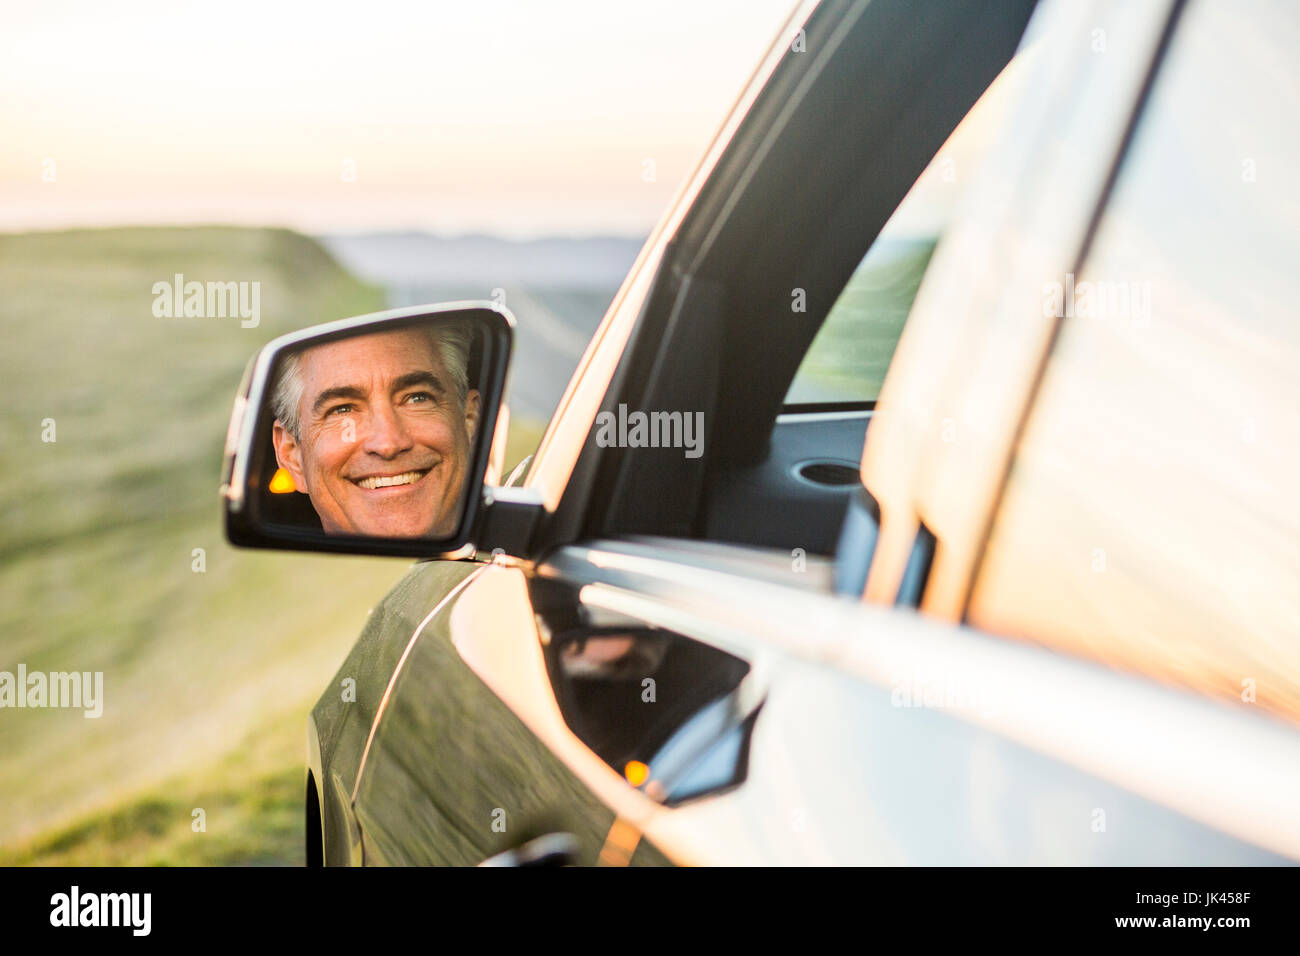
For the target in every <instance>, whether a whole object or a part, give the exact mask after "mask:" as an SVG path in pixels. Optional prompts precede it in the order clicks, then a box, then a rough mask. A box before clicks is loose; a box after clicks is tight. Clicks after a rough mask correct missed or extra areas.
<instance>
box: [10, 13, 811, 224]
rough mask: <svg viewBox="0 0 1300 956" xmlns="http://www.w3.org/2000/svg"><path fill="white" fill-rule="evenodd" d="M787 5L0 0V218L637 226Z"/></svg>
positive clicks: (685, 168) (653, 210)
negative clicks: (9, 2) (6, 0)
mask: <svg viewBox="0 0 1300 956" xmlns="http://www.w3.org/2000/svg"><path fill="white" fill-rule="evenodd" d="M793 7H794V3H793V0H655V2H654V3H630V2H625V3H611V2H599V0H564V2H551V3H529V2H522V0H519V2H508V0H476V2H472V3H464V4H460V3H446V2H431V3H402V2H397V0H371V2H366V3H357V2H347V3H328V2H327V3H317V4H274V3H267V2H265V0H257V2H250V0H230V2H223V3H211V4H206V3H203V4H199V3H192V4H185V3H176V2H174V0H132V2H130V3H126V4H103V3H98V2H94V0H47V2H42V3H40V4H30V5H24V6H23V7H21V8H20V9H17V10H14V9H12V8H10V9H6V11H5V13H4V15H3V24H2V28H0V129H3V130H4V136H5V143H4V149H3V150H0V230H3V231H13V230H20V229H29V228H39V229H48V228H61V227H64V226H76V225H110V224H116V223H154V222H239V223H258V224H261V223H267V224H280V225H288V226H293V227H296V228H299V229H303V230H306V231H313V232H322V231H361V230H371V229H406V228H415V229H425V230H430V231H434V232H441V233H459V232H469V231H473V232H493V233H499V234H503V235H509V236H518V237H524V236H536V235H543V234H568V235H579V234H591V233H615V234H626V235H642V234H644V233H645V232H646V231H648V230H649V228H650V227H651V226H652V225H653V223H654V221H655V220H656V219H657V218H658V216H659V214H660V212H661V211H662V210H663V207H664V206H665V205H666V203H667V202H668V201H669V200H670V199H671V198H672V196H673V194H674V192H675V190H676V188H677V186H678V185H679V184H680V182H681V180H682V179H683V177H684V176H686V175H687V174H688V173H689V172H690V170H691V168H692V167H693V165H694V163H695V161H696V160H697V159H698V157H699V155H700V153H701V152H702V150H703V149H704V147H705V146H706V145H707V143H708V140H709V138H710V137H711V136H712V134H713V132H714V130H715V129H716V127H717V126H718V124H719V123H720V122H721V120H722V118H723V116H724V115H725V113H726V111H727V109H728V108H729V107H730V105H731V103H732V101H733V100H734V98H735V97H736V95H737V94H738V93H739V92H740V90H741V88H742V86H743V85H744V83H745V81H746V80H747V78H748V76H749V73H750V71H751V70H752V68H753V67H754V66H755V64H756V63H757V61H758V59H759V57H760V55H761V54H762V53H763V51H764V50H765V49H766V48H767V45H768V44H769V42H770V41H771V40H772V39H773V38H774V37H775V35H776V33H777V31H778V29H779V27H780V25H781V24H782V22H783V21H784V19H785V17H786V15H787V14H788V13H789V12H790V10H791V9H793ZM647 160H652V161H653V167H654V168H653V171H654V181H653V182H647V181H646V180H645V178H644V175H643V174H644V172H645V171H646V170H647V169H648V168H649V167H648V164H647V163H646V161H647ZM351 172H354V173H355V178H353V179H349V178H348V177H349V173H351Z"/></svg>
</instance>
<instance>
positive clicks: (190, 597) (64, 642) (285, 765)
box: [0, 227, 537, 865]
mask: <svg viewBox="0 0 1300 956" xmlns="http://www.w3.org/2000/svg"><path fill="white" fill-rule="evenodd" d="M177 272H180V273H183V274H184V275H185V277H186V279H187V280H197V281H201V282H205V281H209V280H220V281H258V282H260V283H261V296H262V298H261V312H262V318H261V323H260V325H259V326H258V327H257V328H254V329H245V328H242V327H241V325H240V322H239V319H237V318H229V319H198V318H190V319H162V318H156V317H155V316H154V315H153V313H152V308H151V306H152V303H153V294H152V291H151V288H152V285H153V283H154V282H158V281H170V279H171V276H172V275H173V274H174V273H177ZM381 308H383V295H382V291H381V290H380V289H379V288H377V287H374V286H370V285H367V284H365V283H362V282H359V281H358V280H356V279H355V278H353V277H352V276H351V275H349V274H348V273H346V272H345V271H344V270H343V269H342V268H340V267H339V266H338V264H337V263H335V262H334V260H333V259H332V258H330V256H329V255H328V253H326V252H325V250H324V249H322V248H321V247H320V246H319V245H318V244H317V243H316V242H314V241H313V240H311V239H308V238H306V237H304V236H300V235H297V234H294V233H292V232H289V231H286V230H276V229H241V228H220V227H211V228H207V227H202V228H189V229H182V228H159V229H147V228H137V229H112V230H84V231H73V232H62V233H41V234H23V235H0V319H2V320H3V327H4V330H5V347H4V349H3V350H0V375H3V380H4V382H5V383H6V385H7V393H8V397H9V400H8V401H7V402H6V403H5V405H4V408H3V409H2V410H0V435H2V437H3V441H4V447H5V449H6V457H5V467H4V468H3V469H0V670H8V671H14V670H15V669H16V667H17V665H18V664H19V663H24V664H26V665H27V668H28V670H29V671H36V670H42V671H51V670H58V671H66V670H78V671H103V673H104V699H105V703H104V712H103V716H102V717H100V718H99V719H87V718H85V717H83V716H82V713H81V712H80V711H70V710H53V709H46V710H35V709H21V710H18V709H9V708H6V709H4V710H0V753H3V754H4V759H3V761H2V762H0V793H3V794H4V799H3V801H0V863H15V862H20V863H67V864H79V865H86V864H89V865H96V864H108V863H143V864H157V863H297V862H301V860H302V848H301V825H302V824H301V819H302V818H301V812H302V776H303V761H304V755H305V750H304V746H305V744H304V733H305V730H304V726H305V716H306V713H307V710H308V709H309V707H310V705H311V703H312V702H313V701H314V700H315V698H316V696H317V695H318V694H319V692H320V690H321V689H322V688H323V687H324V686H325V684H326V682H327V681H328V680H329V678H330V677H331V675H332V674H333V673H334V671H335V669H336V668H337V667H338V665H339V663H340V662H341V661H342V659H343V657H344V655H345V654H346V652H347V649H348V648H349V647H350V646H351V644H352V642H353V641H354V640H355V638H356V635H357V634H358V633H359V632H360V629H361V626H362V624H363V622H364V620H365V616H366V613H367V611H368V609H369V608H370V607H372V606H373V605H374V603H375V602H376V601H377V600H378V599H379V598H380V597H381V596H382V595H383V594H384V593H385V592H386V591H387V590H388V588H389V587H390V586H391V585H392V584H393V583H394V582H395V581H396V580H397V578H398V577H399V576H400V575H401V573H402V572H403V570H404V568H405V567H406V566H407V565H408V563H409V562H406V561H402V560H394V559H379V558H342V557H330V556H315V555H291V554H277V553H271V552H251V551H237V550H235V549H232V548H230V547H228V546H227V545H226V544H225V541H224V536H223V533H222V530H221V526H220V510H219V506H218V503H217V494H216V490H217V484H218V480H219V470H220V461H221V451H222V444H223V441H224V436H225V431H226V424H227V421H228V418H229V413H230V400H231V397H232V396H233V393H234V389H235V387H236V385H237V384H238V381H239V377H240V374H241V372H242V370H243V367H244V365H245V363H246V361H247V360H248V358H249V357H250V356H251V355H252V354H253V352H254V351H255V350H256V349H257V348H258V347H259V346H260V345H262V344H263V343H264V342H266V341H267V340H269V339H271V338H273V337H275V336H276V335H278V334H281V333H282V332H285V331H288V330H290V329H293V328H299V327H302V326H306V325H313V324H316V323H318V322H324V321H328V320H330V319H336V318H340V317H343V316H347V315H355V314H359V313H363V312H370V311H375V310H377V309H381ZM46 419H53V420H54V423H55V429H56V437H57V440H56V441H55V442H53V443H47V442H44V441H42V440H41V439H42V430H43V427H44V425H43V423H44V422H45V420H46ZM536 430H537V429H536V427H535V426H532V425H529V424H528V423H520V425H519V428H518V433H519V435H520V436H522V437H518V438H515V440H514V441H513V442H512V444H513V447H515V448H516V449H517V448H521V447H523V446H524V445H526V444H528V443H529V442H530V441H532V442H533V443H534V444H535V440H533V439H531V438H530V437H529V436H530V434H531V433H532V432H534V431H536ZM195 549H203V554H204V562H205V569H204V570H203V571H202V573H198V572H196V571H195V570H194V568H193V565H194V562H195V558H194V557H193V554H194V550H195ZM197 807H201V808H203V809H204V810H205V811H206V813H207V829H206V831H205V832H203V833H196V832H194V831H193V830H192V829H191V823H192V817H191V812H192V810H193V809H194V808H197Z"/></svg>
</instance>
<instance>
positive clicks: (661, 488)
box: [575, 0, 1034, 555]
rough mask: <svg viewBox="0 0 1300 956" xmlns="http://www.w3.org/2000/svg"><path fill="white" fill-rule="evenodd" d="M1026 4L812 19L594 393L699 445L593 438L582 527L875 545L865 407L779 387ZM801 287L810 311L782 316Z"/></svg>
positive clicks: (797, 543) (888, 5) (889, 5)
mask: <svg viewBox="0 0 1300 956" xmlns="http://www.w3.org/2000/svg"><path fill="white" fill-rule="evenodd" d="M1033 6H1034V3H1033V2H1032V0H1019V2H1015V3H1000V4H985V3H979V2H966V3H955V4H945V5H943V6H942V8H940V7H939V6H927V5H921V6H916V5H913V4H909V3H904V2H900V0H877V2H872V3H870V4H849V3H843V4H835V3H832V4H825V5H823V7H821V8H819V10H818V12H817V14H816V15H815V16H814V17H813V19H812V20H811V21H810V22H809V23H808V25H807V27H806V34H807V52H805V53H794V52H789V53H787V54H786V55H785V61H786V62H784V63H783V65H782V68H781V69H779V70H778V72H777V74H776V76H775V77H774V79H773V81H772V82H771V83H770V84H769V86H768V88H767V89H766V90H765V91H764V94H763V95H762V96H761V97H760V98H759V100H758V101H757V103H756V104H755V106H754V107H753V109H752V110H751V112H750V115H749V117H748V118H747V120H746V122H745V123H744V124H743V125H742V126H741V128H740V130H739V132H738V133H737V135H736V137H735V139H734V140H733V141H732V143H731V146H730V147H729V148H728V150H727V152H726V154H725V155H724V156H723V158H722V160H721V161H720V164H719V166H718V168H717V169H716V170H715V171H714V174H713V176H712V178H711V179H710V181H709V184H708V186H707V187H706V188H705V191H704V192H702V193H701V195H700V197H699V198H698V199H697V201H696V203H695V206H694V207H693V209H692V211H691V214H690V216H689V217H688V219H687V220H686V221H685V223H684V224H683V226H682V228H681V230H680V231H679V233H678V236H677V239H676V241H675V243H674V244H673V246H672V247H670V249H669V252H668V258H667V260H666V261H665V264H664V265H663V266H662V267H661V268H663V269H665V270H668V272H667V273H666V278H667V281H664V282H661V283H659V287H658V289H659V291H657V293H656V295H655V296H653V297H652V298H651V299H650V301H649V302H647V303H646V305H645V307H644V312H643V315H642V316H641V319H640V321H639V322H638V326H637V329H636V331H635V333H634V337H633V340H632V341H631V343H630V344H629V347H628V349H627V350H626V352H625V354H624V356H623V359H622V363H621V365H620V367H619V369H618V372H617V373H616V375H615V378H614V381H613V383H612V386H611V388H610V390H609V392H608V394H607V396H606V406H605V407H606V408H611V409H612V408H614V407H616V405H617V403H619V402H626V403H627V404H628V405H629V406H630V407H638V408H645V409H688V410H692V411H696V410H699V411H703V412H704V413H705V420H706V422H707V423H708V428H707V432H706V436H707V437H706V446H705V447H706V453H705V454H703V455H701V456H700V457H698V458H695V459H687V458H686V457H684V456H683V455H682V453H681V451H680V450H679V449H665V448H623V449H595V448H594V447H593V446H592V445H591V444H590V442H589V445H588V447H587V449H585V450H584V455H583V460H582V461H581V463H580V469H586V474H585V475H582V476H580V475H579V473H578V472H577V471H575V478H578V477H583V478H585V479H586V480H587V482H588V483H587V485H586V487H587V488H588V493H589V494H590V495H591V499H592V505H593V506H592V507H590V508H589V509H588V514H589V515H593V516H595V517H594V518H590V519H589V520H588V523H587V526H586V527H585V528H584V529H583V531H584V532H585V534H586V535H588V536H593V537H610V536H614V535H619V536H625V535H630V534H647V535H656V536H670V537H676V538H694V539H700V540H705V541H711V542H725V543H731V544H742V545H750V546H761V547H767V548H780V549H786V550H790V549H795V548H801V549H804V550H805V551H806V552H807V553H809V554H814V555H833V554H835V552H836V550H837V545H838V543H839V541H840V538H841V533H842V531H844V532H846V533H847V531H848V530H850V529H852V530H853V531H854V534H856V535H859V536H864V535H865V536H866V537H868V538H869V537H870V536H871V535H872V534H874V526H873V521H874V518H873V515H874V509H873V506H872V503H871V502H870V501H869V500H866V495H865V492H864V490H863V489H862V487H861V484H860V482H859V481H858V478H857V466H858V462H859V460H860V457H861V454H862V447H863V441H864V437H865V435H866V430H867V428H868V426H869V422H870V409H871V407H872V403H865V402H864V403H845V404H829V405H816V406H804V405H793V406H787V405H785V399H786V395H787V392H788V390H789V388H790V384H791V381H792V379H793V378H794V376H795V373H796V371H797V369H798V368H799V366H800V362H801V360H802V358H803V356H804V355H805V353H807V351H808V349H809V346H810V345H811V343H812V341H813V339H814V337H815V336H816V334H817V332H818V329H819V328H820V327H821V324H822V322H823V320H824V319H825V317H826V315H827V313H828V311H829V310H830V307H831V305H832V303H834V302H835V300H836V298H837V297H838V295H839V294H840V291H841V290H842V289H843V288H844V286H845V283H846V282H847V281H848V279H849V277H850V275H852V274H853V272H854V269H855V267H856V266H857V265H858V263H859V262H860V261H861V260H862V258H863V256H864V254H865V253H866V251H867V250H868V249H869V248H870V247H871V245H872V243H873V242H874V241H875V239H876V237H877V236H878V235H879V233H880V230H881V228H882V227H883V225H884V224H885V222H886V221H887V220H888V219H889V217H890V215H891V214H892V213H893V212H894V210H895V209H896V207H897V206H898V205H899V203H900V202H901V200H902V198H903V197H904V196H905V195H906V194H907V191H908V190H909V189H910V188H911V186H912V184H913V183H914V182H915V181H916V179H917V177H918V176H919V175H920V173H921V172H922V171H923V170H924V169H925V168H926V166H927V165H928V164H929V162H930V161H931V159H932V158H933V157H934V155H935V154H936V152H937V151H938V150H939V148H940V146H942V145H943V143H944V141H945V139H946V138H947V137H948V136H949V134H950V133H951V132H952V130H953V129H954V128H955V127H956V125H957V124H958V123H959V122H960V120H961V119H962V118H963V116H964V115H965V114H966V112H967V111H968V110H969V109H970V107H971V106H972V104H973V103H974V102H975V101H976V99H978V98H979V96H980V95H981V94H982V93H983V92H984V90H985V89H986V88H987V86H988V84H989V83H990V82H991V81H992V80H993V78H994V77H995V76H996V75H997V74H998V72H999V71H1000V70H1001V69H1002V68H1003V67H1004V66H1005V65H1006V63H1007V62H1008V61H1009V60H1010V58H1011V56H1012V55H1013V53H1014V52H1015V50H1016V47H1017V45H1018V43H1019V41H1020V37H1021V35H1022V34H1023V32H1024V29H1025V26H1026V23H1027V21H1028V18H1029V15H1030V13H1031V12H1032V9H1033ZM976 36H978V37H982V38H987V39H985V40H982V41H981V42H980V43H972V42H971V39H970V38H971V37H976ZM800 58H802V59H800ZM790 61H793V62H790ZM796 288H797V289H801V290H804V291H805V292H806V298H807V311H806V312H805V313H798V312H792V310H791V306H790V303H791V290H792V289H796ZM593 452H604V454H603V455H597V454H593ZM592 462H594V464H592ZM851 505H853V509H852V510H850V506H851ZM846 512H847V513H848V514H849V518H848V520H847V522H846Z"/></svg>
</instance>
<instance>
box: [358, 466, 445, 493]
mask: <svg viewBox="0 0 1300 956" xmlns="http://www.w3.org/2000/svg"><path fill="white" fill-rule="evenodd" d="M432 470H433V469H432V468H422V469H417V470H415V471H403V472H401V473H399V474H396V475H367V476H366V477H364V478H352V479H350V480H351V481H352V482H353V484H355V485H357V486H359V487H361V488H364V489H366V490H367V491H374V490H376V489H378V488H393V487H396V486H398V485H413V484H415V483H416V482H418V481H419V480H420V479H421V478H423V477H424V476H425V475H427V474H428V473H429V472H430V471H432Z"/></svg>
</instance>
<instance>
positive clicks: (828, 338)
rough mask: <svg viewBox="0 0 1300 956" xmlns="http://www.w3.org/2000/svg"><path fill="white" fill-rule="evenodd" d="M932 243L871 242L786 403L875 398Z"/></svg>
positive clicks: (800, 371)
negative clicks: (869, 248) (872, 244)
mask: <svg viewBox="0 0 1300 956" xmlns="http://www.w3.org/2000/svg"><path fill="white" fill-rule="evenodd" d="M934 247H935V243H934V241H932V240H893V241H892V242H891V241H881V242H877V243H876V245H874V246H872V248H871V251H870V252H869V253H868V254H867V255H866V256H865V257H864V258H863V260H862V262H861V264H860V265H859V266H858V268H857V269H856V270H854V273H853V275H852V276H851V277H850V279H849V281H848V284H847V285H845V287H844V290H843V291H842V292H841V293H840V296H839V298H838V299H837V300H836V301H835V304H834V305H833V306H832V307H831V311H830V314H829V315H827V317H826V321H825V322H824V323H823V325H822V327H821V329H820V331H818V333H817V337H816V338H815V339H813V344H812V346H811V347H810V348H809V350H808V354H807V355H805V356H804V360H803V363H802V364H801V365H800V366H799V373H798V375H797V376H796V377H795V381H794V384H793V385H792V386H791V389H790V394H789V395H788V396H787V398H786V401H787V402H788V403H791V404H793V403H799V402H824V401H875V399H876V398H877V397H878V396H879V395H880V387H881V385H883V384H884V381H885V372H886V371H887V370H888V369H889V363H890V360H891V359H892V358H893V357H894V349H895V348H896V347H897V346H898V339H899V337H900V336H901V335H902V334H903V324H904V323H905V322H906V321H907V316H908V313H909V312H911V310H912V302H913V300H914V299H915V298H916V293H917V289H918V288H919V287H920V284H921V279H922V277H923V276H924V275H925V270H926V267H927V266H928V265H929V263H930V256H931V255H932V254H933V253H934Z"/></svg>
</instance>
